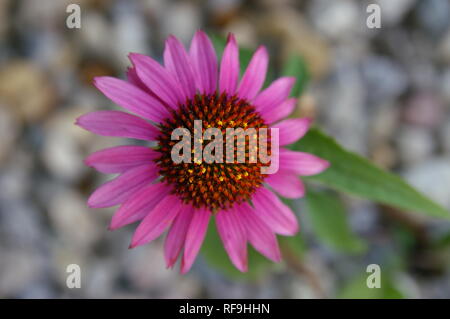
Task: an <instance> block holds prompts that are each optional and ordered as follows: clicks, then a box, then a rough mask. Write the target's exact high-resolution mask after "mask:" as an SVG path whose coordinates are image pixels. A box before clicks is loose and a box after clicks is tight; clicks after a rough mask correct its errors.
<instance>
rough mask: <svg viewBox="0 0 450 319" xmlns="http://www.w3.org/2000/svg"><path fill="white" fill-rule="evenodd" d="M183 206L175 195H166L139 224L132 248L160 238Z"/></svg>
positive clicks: (132, 241)
mask: <svg viewBox="0 0 450 319" xmlns="http://www.w3.org/2000/svg"><path fill="white" fill-rule="evenodd" d="M182 206H183V204H182V202H181V201H180V200H179V199H178V197H176V196H175V195H168V196H166V197H165V198H164V199H163V200H162V201H161V202H160V203H159V204H158V205H156V206H155V208H153V210H152V211H151V212H150V213H149V214H148V215H147V216H146V217H145V218H144V219H143V220H142V222H141V223H140V224H139V226H138V228H137V229H136V231H135V232H134V235H133V239H132V240H131V245H130V248H133V247H136V246H140V245H143V244H146V243H148V242H150V241H152V240H154V239H156V238H158V237H159V236H160V235H161V234H162V233H163V232H164V231H165V230H166V229H167V228H168V227H169V226H170V225H171V224H172V222H173V220H174V219H175V218H176V217H177V215H178V212H179V211H180V209H181V207H182Z"/></svg>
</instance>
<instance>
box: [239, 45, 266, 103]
mask: <svg viewBox="0 0 450 319" xmlns="http://www.w3.org/2000/svg"><path fill="white" fill-rule="evenodd" d="M268 64H269V55H268V53H267V50H266V48H265V47H263V46H260V47H259V48H258V49H257V50H256V52H255V53H254V54H253V57H252V59H251V60H250V63H249V65H248V67H247V70H245V73H244V75H243V77H242V80H241V83H240V84H239V88H238V95H239V97H240V98H242V99H247V100H253V98H254V97H255V96H256V94H258V92H259V90H260V89H261V87H262V85H263V84H264V80H265V79H266V73H267V66H268Z"/></svg>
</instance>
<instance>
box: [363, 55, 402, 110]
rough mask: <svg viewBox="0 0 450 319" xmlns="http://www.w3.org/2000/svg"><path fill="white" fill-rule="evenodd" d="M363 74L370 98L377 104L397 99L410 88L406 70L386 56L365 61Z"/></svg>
mask: <svg viewBox="0 0 450 319" xmlns="http://www.w3.org/2000/svg"><path fill="white" fill-rule="evenodd" d="M362 74H363V77H364V79H365V82H366V83H367V84H366V85H367V87H369V88H370V90H368V92H367V93H368V98H369V99H370V100H371V101H376V102H377V103H382V102H384V101H386V100H390V99H395V98H397V97H398V96H400V95H401V94H402V93H403V92H404V91H405V89H406V88H407V86H408V79H407V76H406V74H405V72H404V70H402V68H401V67H400V66H399V65H398V64H396V63H395V62H394V61H393V60H392V59H389V58H388V57H385V56H369V57H368V58H366V59H364V61H363V63H362Z"/></svg>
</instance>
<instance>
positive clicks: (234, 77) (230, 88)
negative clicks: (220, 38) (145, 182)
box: [219, 33, 239, 95]
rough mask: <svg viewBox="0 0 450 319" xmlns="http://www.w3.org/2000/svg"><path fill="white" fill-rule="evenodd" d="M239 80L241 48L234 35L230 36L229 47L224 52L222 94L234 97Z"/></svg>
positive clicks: (221, 64) (220, 83) (221, 75)
mask: <svg viewBox="0 0 450 319" xmlns="http://www.w3.org/2000/svg"><path fill="white" fill-rule="evenodd" d="M238 80H239V48H238V46H237V43H236V39H235V38H234V35H233V34H232V33H230V34H229V35H228V40H227V45H226V47H225V50H224V51H223V55H222V61H221V63H220V75H219V88H220V93H224V92H226V93H227V94H228V95H233V94H234V93H235V92H236V87H237V82H238Z"/></svg>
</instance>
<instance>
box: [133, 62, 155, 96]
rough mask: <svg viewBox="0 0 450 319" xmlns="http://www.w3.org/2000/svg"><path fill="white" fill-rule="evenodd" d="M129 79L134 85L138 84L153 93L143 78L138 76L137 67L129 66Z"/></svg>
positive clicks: (142, 88)
mask: <svg viewBox="0 0 450 319" xmlns="http://www.w3.org/2000/svg"><path fill="white" fill-rule="evenodd" d="M127 80H128V82H130V83H131V84H133V85H134V86H137V87H138V88H140V89H141V90H143V91H145V92H147V93H149V94H150V93H151V91H150V90H149V89H148V87H146V86H145V84H144V83H143V82H142V81H141V79H140V78H139V77H138V75H137V72H136V68H135V67H129V68H128V70H127Z"/></svg>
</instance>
